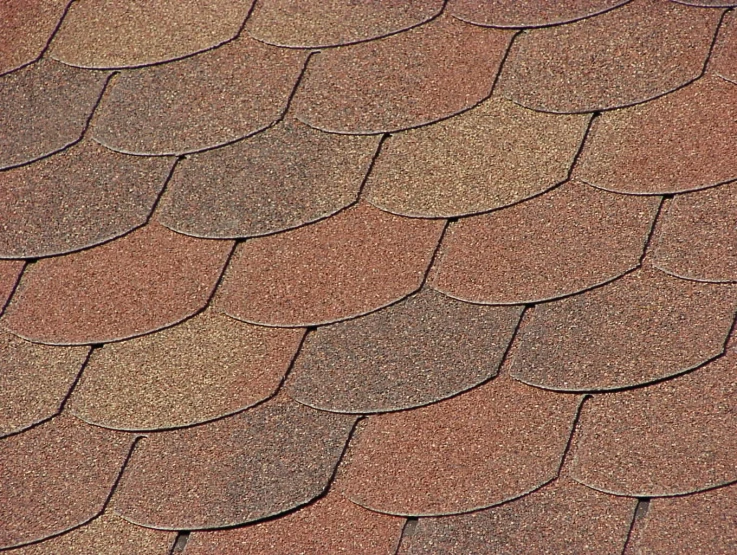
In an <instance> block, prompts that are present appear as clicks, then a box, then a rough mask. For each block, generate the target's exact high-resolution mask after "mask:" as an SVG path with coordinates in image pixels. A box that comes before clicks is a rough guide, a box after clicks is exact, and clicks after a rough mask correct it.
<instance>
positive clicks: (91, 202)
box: [0, 141, 173, 258]
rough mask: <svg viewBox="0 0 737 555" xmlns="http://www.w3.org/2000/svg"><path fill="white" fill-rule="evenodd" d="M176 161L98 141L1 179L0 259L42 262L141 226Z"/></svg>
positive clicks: (4, 173) (5, 174) (77, 146)
mask: <svg viewBox="0 0 737 555" xmlns="http://www.w3.org/2000/svg"><path fill="white" fill-rule="evenodd" d="M172 165H173V160H171V159H167V158H144V157H140V156H127V155H125V154H118V153H117V152H112V151H110V150H108V149H106V148H104V147H102V146H100V145H99V144H97V143H95V142H94V141H83V142H81V143H78V144H77V145H75V146H73V147H71V148H69V149H67V150H64V151H63V152H60V153H59V154H55V155H53V156H49V157H48V158H45V159H44V160H41V161H39V162H38V163H36V164H33V165H30V166H29V165H25V166H21V167H19V168H14V169H11V170H6V171H4V172H1V173H0V204H2V206H3V207H4V209H5V210H7V212H6V217H5V218H4V219H3V223H2V227H1V228H0V257H2V258H38V257H41V256H50V255H55V254H63V253H66V252H71V251H75V250H80V249H83V248H85V247H91V246H93V245H96V244H99V243H102V242H104V241H107V240H109V239H113V238H115V237H117V236H120V235H123V234H124V233H126V232H128V231H130V230H131V229H133V228H135V227H138V226H140V225H143V224H144V223H145V222H146V220H147V219H148V216H149V214H150V213H151V210H152V209H153V206H154V203H155V202H156V199H157V198H158V195H159V193H160V192H161V189H163V187H164V183H166V179H167V177H168V175H169V171H170V169H171V167H172Z"/></svg>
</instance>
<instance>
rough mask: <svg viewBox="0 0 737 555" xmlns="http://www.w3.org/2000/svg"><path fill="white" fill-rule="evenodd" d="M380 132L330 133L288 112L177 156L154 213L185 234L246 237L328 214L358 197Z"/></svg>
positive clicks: (291, 226) (314, 219) (307, 221)
mask: <svg viewBox="0 0 737 555" xmlns="http://www.w3.org/2000/svg"><path fill="white" fill-rule="evenodd" d="M378 145H379V137H377V136H374V137H356V136H348V135H331V134H328V133H324V132H322V131H318V130H316V129H312V128H310V127H308V126H306V125H305V124H303V123H301V122H298V121H293V120H288V121H286V122H283V123H280V124H278V125H276V126H274V127H273V128H271V129H267V130H266V131H264V132H263V133H259V134H257V135H255V136H254V137H249V138H248V139H245V140H243V141H239V142H238V143H236V144H233V145H230V146H225V147H223V148H218V149H216V150H212V151H209V152H203V153H201V154H193V155H192V156H190V157H188V158H187V159H186V160H183V161H182V162H181V163H180V164H179V165H178V166H177V170H176V172H175V173H174V176H173V177H172V180H171V183H169V186H168V187H167V192H166V194H165V195H164V197H163V198H162V200H161V204H160V206H159V211H158V216H157V218H158V220H159V221H160V222H161V223H163V224H164V225H166V226H168V227H170V228H172V229H174V230H175V231H179V232H181V233H186V234H188V235H194V236H197V237H209V238H227V237H252V236H256V235H267V234H270V233H276V232H279V231H284V230H286V229H290V228H293V227H298V226H300V225H303V224H306V223H311V222H314V221H316V220H319V219H322V218H325V217H327V216H330V215H332V214H334V213H335V212H337V211H339V210H340V209H342V208H345V207H346V206H348V205H349V204H351V203H353V202H355V201H356V198H357V197H358V192H359V190H360V188H361V184H362V183H363V180H364V178H365V177H366V172H367V171H368V169H369V166H370V165H371V160H372V159H373V156H374V153H375V152H376V148H377V146H378Z"/></svg>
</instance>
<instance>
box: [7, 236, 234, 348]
mask: <svg viewBox="0 0 737 555" xmlns="http://www.w3.org/2000/svg"><path fill="white" fill-rule="evenodd" d="M232 245H233V242H232V241H205V240H203V239H195V238H192V237H187V236H185V235H179V234H176V233H173V232H172V231H169V230H168V229H166V228H165V227H163V226H160V225H158V224H149V225H147V226H144V227H142V228H140V229H137V230H135V231H133V232H132V233H130V234H128V235H126V236H124V237H121V238H120V239H117V240H116V241H111V242H109V243H105V244H104V245H100V246H98V247H95V248H93V249H89V250H85V251H81V252H78V253H72V254H67V255H64V256H59V257H52V258H45V259H43V260H41V261H39V262H37V263H36V264H34V265H33V266H32V267H30V268H28V269H26V271H25V272H24V277H25V279H24V280H22V282H21V283H20V285H19V286H18V289H17V291H16V294H15V295H14V297H13V300H12V301H11V303H10V305H9V306H8V308H7V310H6V311H5V315H4V316H3V318H2V320H0V327H3V328H5V329H7V330H9V331H11V332H13V333H16V334H18V335H20V336H21V337H24V338H26V339H29V340H31V341H37V342H39V343H48V344H52V345H54V344H58V345H65V344H67V345H68V344H85V343H86V344H90V343H102V342H105V341H113V340H118V339H127V338H129V337H134V336H136V335H141V334H143V333H148V332H152V331H155V330H158V329H161V328H164V327H167V326H170V325H172V324H176V323H177V322H179V321H181V320H183V319H185V318H187V317H188V316H191V315H192V314H194V313H195V312H197V311H198V310H200V309H201V308H202V307H203V306H205V304H207V301H208V299H209V297H210V295H211V294H212V291H213V289H214V288H215V284H216V282H217V280H218V278H219V276H220V274H221V272H222V270H223V267H224V266H225V263H226V261H227V259H228V255H229V254H230V251H231V250H232Z"/></svg>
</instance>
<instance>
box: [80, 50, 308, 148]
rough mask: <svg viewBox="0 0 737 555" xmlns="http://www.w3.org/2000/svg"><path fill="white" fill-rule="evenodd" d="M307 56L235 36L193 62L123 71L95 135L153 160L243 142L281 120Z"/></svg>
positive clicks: (106, 102)
mask: <svg viewBox="0 0 737 555" xmlns="http://www.w3.org/2000/svg"><path fill="white" fill-rule="evenodd" d="M306 57H307V55H306V54H305V53H302V52H299V51H294V50H284V49H279V48H274V47H271V46H266V45H264V44H261V43H260V42H258V41H256V40H254V39H250V38H240V39H238V40H235V41H233V42H230V43H228V44H226V45H225V46H223V47H222V48H218V49H216V50H210V51H207V52H203V53H202V54H198V55H197V56H195V57H192V58H187V59H185V60H179V61H176V62H172V63H171V64H164V65H160V66H156V67H153V68H150V69H147V70H138V71H128V72H123V73H121V74H120V75H118V76H117V78H116V79H115V81H114V82H113V84H112V86H111V89H110V92H109V94H108V95H107V96H106V98H105V99H104V100H103V103H102V106H101V107H100V113H99V116H98V118H97V120H96V121H95V124H94V127H93V129H92V136H93V137H94V138H95V140H97V141H99V142H101V143H102V144H104V145H105V146H107V147H109V148H111V149H113V150H117V151H119V152H127V153H131V154H153V155H161V154H184V153H187V152H196V151H198V150H205V149H208V148H212V147H216V146H222V145H224V144H226V143H229V142H232V141H235V140H237V139H241V138H243V137H245V136H247V135H251V134H253V133H256V132H258V131H262V130H263V129H266V128H267V127H269V126H270V125H271V124H273V123H274V122H276V121H277V120H278V119H279V116H280V115H281V114H282V112H283V111H284V109H285V108H286V106H287V101H288V99H289V95H290V94H291V93H292V90H293V89H294V85H295V84H296V83H297V79H298V78H299V75H300V73H301V71H302V67H303V65H304V61H305V59H306ZM213 89H214V91H213Z"/></svg>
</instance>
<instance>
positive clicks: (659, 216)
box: [637, 195, 673, 268]
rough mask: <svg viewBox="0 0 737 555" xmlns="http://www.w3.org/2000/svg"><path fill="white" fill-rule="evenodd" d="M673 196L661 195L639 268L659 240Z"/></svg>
mask: <svg viewBox="0 0 737 555" xmlns="http://www.w3.org/2000/svg"><path fill="white" fill-rule="evenodd" d="M672 197H673V196H672V195H663V196H661V197H660V204H658V209H657V211H656V212H655V218H653V221H652V223H651V224H650V231H648V234H647V239H645V246H644V247H643V249H642V255H641V256H640V261H639V263H638V265H637V267H638V268H639V267H642V266H643V264H645V262H646V260H647V258H648V257H649V255H650V254H651V252H650V251H651V250H652V249H654V248H655V245H656V244H657V242H658V237H659V236H660V233H661V230H662V227H663V221H664V219H665V218H664V214H666V213H667V212H668V208H669V207H670V203H671V200H672Z"/></svg>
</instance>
